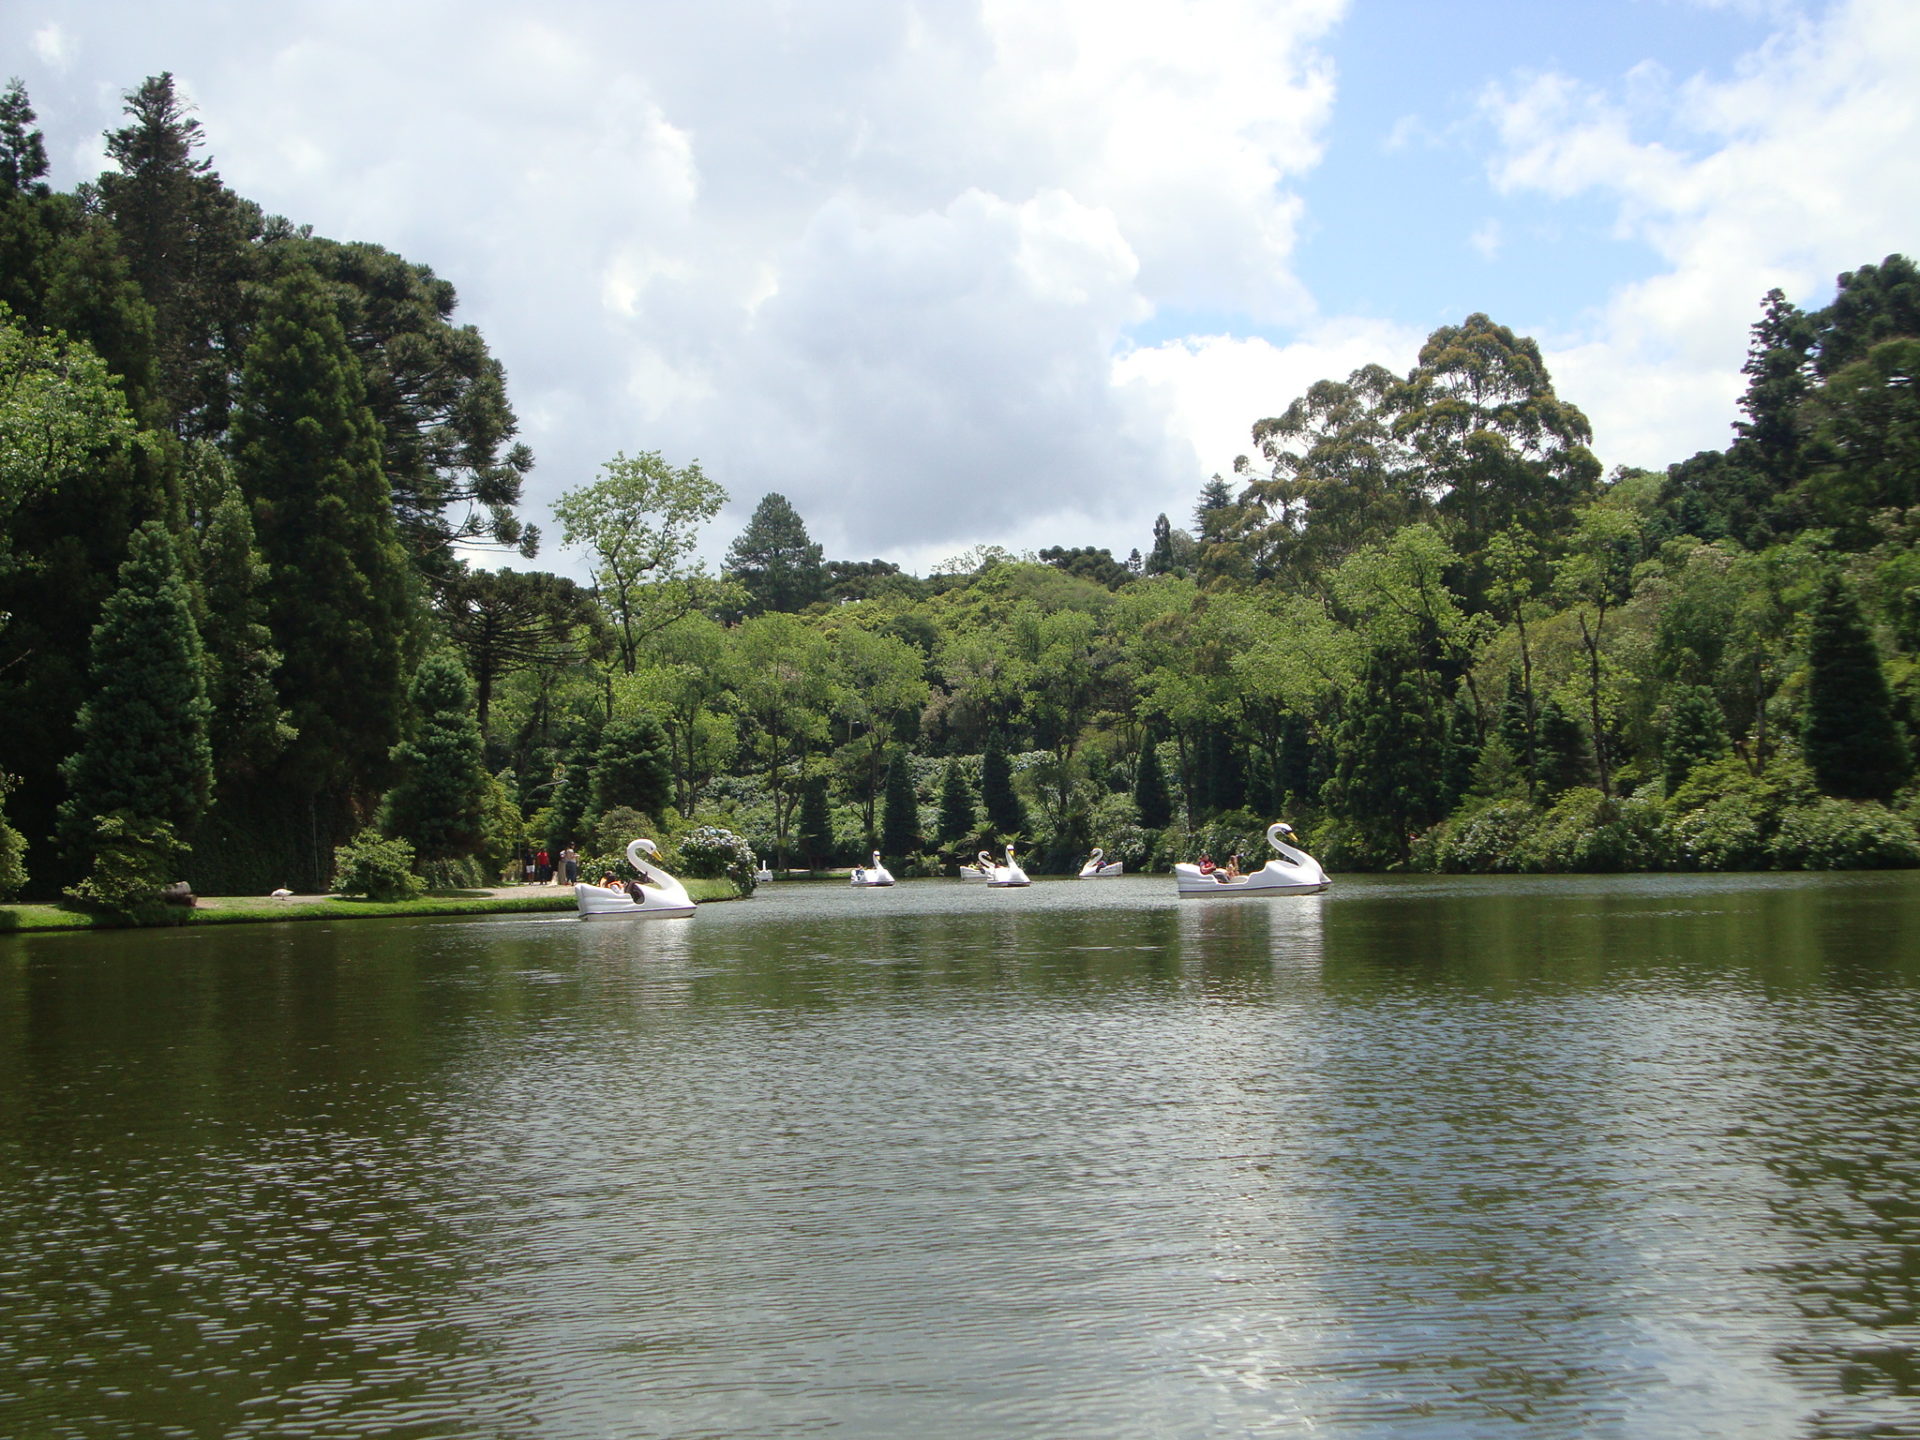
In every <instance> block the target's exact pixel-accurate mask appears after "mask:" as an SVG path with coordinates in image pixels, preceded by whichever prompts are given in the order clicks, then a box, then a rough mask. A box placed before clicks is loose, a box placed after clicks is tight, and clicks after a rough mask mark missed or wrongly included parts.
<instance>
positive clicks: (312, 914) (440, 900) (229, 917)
mask: <svg viewBox="0 0 1920 1440" xmlns="http://www.w3.org/2000/svg"><path fill="white" fill-rule="evenodd" d="M680 883H681V884H683V885H685V886H686V887H687V893H688V894H690V895H692V896H693V898H694V899H695V900H696V901H698V902H699V903H700V904H702V905H712V904H719V903H722V902H725V901H728V900H738V899H741V898H743V897H741V896H739V895H737V894H735V893H734V889H733V885H732V883H731V882H730V881H727V880H699V879H682V880H681V882H680ZM573 909H574V899H573V888H572V887H571V886H552V885H502V886H497V887H494V888H492V889H487V890H437V891H431V890H430V891H428V892H427V893H426V894H425V895H423V896H421V897H420V898H419V899H417V900H362V899H349V898H347V897H345V896H340V895H292V896H287V897H285V898H283V899H275V898H274V897H272V896H270V895H260V896H255V895H203V896H200V897H198V898H197V901H196V903H195V905H194V906H193V908H192V909H191V910H188V911H186V912H185V914H184V915H183V917H182V918H181V921H180V923H181V924H183V925H271V924H288V923H294V924H298V923H301V922H305V921H312V920H396V919H407V918H410V917H414V918H421V919H427V918H439V917H443V916H453V915H538V914H547V913H560V912H565V913H568V914H571V913H572V912H573ZM169 928H172V927H170V926H165V925H161V926H153V925H144V926H143V925H130V924H128V923H127V922H125V921H123V920H116V919H114V918H112V917H111V916H107V915H100V914H95V913H93V912H90V911H85V910H73V909H69V908H67V907H66V906H64V905H60V904H54V903H50V902H49V903H31V904H6V905H0V936H3V935H30V934H58V933H60V932H63V931H64V932H72V931H90V930H141V929H145V930H152V929H169Z"/></svg>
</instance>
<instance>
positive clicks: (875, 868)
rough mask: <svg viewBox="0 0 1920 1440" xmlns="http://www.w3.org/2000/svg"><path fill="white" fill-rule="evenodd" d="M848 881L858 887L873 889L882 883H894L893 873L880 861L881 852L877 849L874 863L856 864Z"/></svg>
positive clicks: (874, 853) (874, 854)
mask: <svg viewBox="0 0 1920 1440" xmlns="http://www.w3.org/2000/svg"><path fill="white" fill-rule="evenodd" d="M847 883H848V884H850V885H852V886H854V887H855V888H856V889H861V890H872V889H876V888H878V887H879V886H882V885H891V884H893V874H892V872H890V871H889V870H888V869H887V867H886V866H884V865H882V864H881V863H880V852H879V851H878V850H876V851H874V852H873V863H872V864H871V865H856V866H854V867H853V874H852V876H851V877H850V878H849V879H848V881H847Z"/></svg>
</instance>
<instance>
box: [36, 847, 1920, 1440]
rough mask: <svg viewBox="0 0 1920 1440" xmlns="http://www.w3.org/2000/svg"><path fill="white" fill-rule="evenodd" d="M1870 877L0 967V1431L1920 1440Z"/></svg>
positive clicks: (233, 934) (188, 936) (1893, 1095)
mask: <svg viewBox="0 0 1920 1440" xmlns="http://www.w3.org/2000/svg"><path fill="white" fill-rule="evenodd" d="M1916 878H1920V877H1913V876H1773V877H1768V876H1747V877H1651V878H1644V877H1621V878H1608V879H1597V878H1595V879H1588V878H1582V879H1564V880H1544V879H1543V880H1531V879H1528V880H1497V881H1489V880H1400V881H1391V880H1381V881H1347V882H1343V883H1341V884H1339V885H1337V886H1336V887H1335V889H1334V890H1333V891H1331V892H1329V893H1328V894H1326V895H1323V896H1312V897H1292V898H1286V899H1274V900H1265V901H1252V900H1244V899H1241V900H1235V901H1232V902H1220V903H1215V902H1210V901H1205V900H1201V901H1192V900H1190V901H1185V902H1179V901H1176V900H1174V899H1173V897H1172V894H1171V885H1170V882H1166V881H1164V880H1159V881H1156V880H1152V879H1147V878H1143V877H1140V878H1137V877H1126V878H1124V879H1122V880H1119V881H1099V882H1085V883H1081V882H1071V881H1068V882H1055V883H1041V884H1037V885H1035V886H1034V887H1032V888H1031V889H1030V890H1026V891H984V890H981V889H978V888H974V887H963V886H960V885H959V884H957V883H954V884H946V885H942V884H939V883H937V882H926V883H907V884H903V885H900V886H896V887H894V889H892V890H876V891H853V890H850V889H849V888H848V887H839V886H832V887H829V886H824V885H822V886H808V885H779V884H776V885H775V886H773V887H769V888H768V889H766V890H763V891H762V893H761V894H760V895H759V896H757V897H756V898H755V899H754V900H752V901H751V902H749V903H746V904H740V905H728V906H715V907H710V908H707V909H704V910H703V911H701V912H700V913H699V914H697V915H695V916H694V917H693V918H692V919H690V920H687V921H642V922H629V923H624V924H623V923H616V922H597V923H591V924H581V923H579V922H576V921H573V920H571V919H555V918H547V917H540V918H531V917H529V918H501V919H492V920H486V921H476V922H458V923H429V922H396V923H386V922H361V923H358V924H353V925H324V924H314V925H300V926H286V927H277V928H273V929H257V930H256V929H229V930H206V931H200V930H194V931H187V932H171V933H166V934H153V935H124V936H113V935H107V936H51V937H45V938H39V939H35V938H17V939H11V940H5V941H0V1096H4V1097H5V1098H4V1103H0V1433H4V1434H6V1435H9V1436H12V1435H20V1436H35V1437H38V1436H56V1435H74V1436H85V1437H89V1440H91V1437H97V1436H135V1435H139V1436H147V1435H164V1434H178V1435H185V1436H202V1435H221V1436H247V1435H260V1436H267V1435H272V1436H323V1437H333V1436H342V1437H344V1436H393V1435H403V1436H404V1435H415V1436H447V1435H461V1436H466V1435H471V1436H487V1437H493V1436H523V1435H525V1436H534V1435H539V1436H566V1437H572V1436H603V1435H617V1436H653V1435H658V1436H690V1435H725V1436H755V1435H765V1436H773V1435H783V1436H784V1435H791V1434H796V1433H808V1432H810V1431H815V1430H818V1431H829V1430H830V1431H832V1432H833V1433H835V1434H838V1435H851V1436H874V1437H879V1436H897V1435H900V1434H902V1433H906V1432H908V1431H911V1432H913V1433H914V1434H915V1435H916V1436H921V1437H928V1440H936V1437H946V1436H974V1435H982V1436H1002V1435H1011V1434H1019V1435H1047V1436H1142V1437H1145V1436H1156V1437H1157V1436H1215V1435H1221V1434H1246V1435H1267V1434H1274V1435H1279V1434H1293V1433H1300V1432H1304V1431H1308V1430H1311V1431H1314V1432H1316V1433H1331V1434H1351V1435H1360V1434H1393V1435H1396V1436H1399V1435H1410V1436H1436V1437H1438V1436H1449V1437H1451V1436H1457V1435H1468V1434H1481V1433H1489V1432H1491V1431H1493V1430H1516V1431H1518V1432H1520V1433H1537V1434H1551V1435H1573V1434H1576V1433H1577V1434H1582V1435H1585V1434H1598V1435H1609V1434H1611V1435H1623V1436H1625V1435H1635V1436H1637V1435H1666V1434H1687V1435H1726V1436H1735V1435H1742V1436H1744V1435H1762V1436H1769V1435H1778V1436H1796V1437H1798V1436H1808V1435H1834V1436H1839V1435H1859V1434H1869V1433H1871V1434H1912V1433H1920V1423H1917V1420H1916V1417H1920V1409H1917V1408H1916V1400H1915V1395H1914V1390H1915V1381H1916V1376H1915V1371H1914V1363H1915V1362H1914V1354H1915V1352H1914V1350H1913V1345H1914V1344H1915V1342H1916V1340H1917V1339H1920V1332H1916V1329H1915V1326H1916V1321H1917V1319H1920V1316H1917V1314H1916V1297H1917V1296H1920V1289H1916V1275H1915V1266H1916V1263H1920V1262H1917V1261H1916V1257H1920V1220H1917V1219H1916V1217H1917V1216H1920V1186H1917V1185H1916V1180H1917V1179H1920V1174H1917V1173H1916V1172H1917V1171H1920V1146H1916V1144H1915V1138H1916V1137H1915V1128H1916V1122H1917V1121H1920V1094H1916V1093H1915V1092H1916V1085H1920V1024H1916V1021H1920V984H1917V983H1916V981H1917V980H1920V975H1917V974H1916V960H1917V957H1920V885H1917V884H1916Z"/></svg>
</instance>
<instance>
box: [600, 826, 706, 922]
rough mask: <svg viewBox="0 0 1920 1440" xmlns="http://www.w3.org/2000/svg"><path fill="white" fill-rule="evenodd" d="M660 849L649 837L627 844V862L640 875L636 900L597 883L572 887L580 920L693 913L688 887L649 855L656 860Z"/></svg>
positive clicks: (672, 916) (658, 917)
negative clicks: (638, 893)
mask: <svg viewBox="0 0 1920 1440" xmlns="http://www.w3.org/2000/svg"><path fill="white" fill-rule="evenodd" d="M659 855H660V851H659V848H658V847H657V846H655V845H654V843H653V842H652V841H651V840H635V841H634V842H633V843H632V844H631V845H629V846H627V863H628V864H629V865H631V866H633V868H634V869H635V870H636V871H638V872H639V874H640V895H641V898H640V899H638V900H635V899H634V898H633V897H632V896H630V895H628V894H627V893H626V892H625V891H624V890H607V889H604V888H603V887H601V886H599V885H586V884H579V885H575V886H574V887H573V901H574V904H575V905H577V906H578V907H579V909H580V918H581V919H582V920H640V919H652V920H674V919H679V918H680V917H682V916H686V915H691V914H693V905H694V901H693V897H692V896H691V895H689V894H687V887H686V886H684V885H682V884H681V883H680V882H679V881H678V880H676V879H674V878H673V876H671V875H669V874H667V872H666V871H664V870H662V869H661V868H660V867H659V866H658V865H657V864H653V863H651V862H650V861H649V860H648V858H647V857H648V856H652V857H654V859H656V860H657V859H658V858H659Z"/></svg>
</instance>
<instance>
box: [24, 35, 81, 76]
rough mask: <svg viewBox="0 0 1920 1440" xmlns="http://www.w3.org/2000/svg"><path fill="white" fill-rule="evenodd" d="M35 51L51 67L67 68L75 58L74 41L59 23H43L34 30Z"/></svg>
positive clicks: (54, 68) (56, 68)
mask: <svg viewBox="0 0 1920 1440" xmlns="http://www.w3.org/2000/svg"><path fill="white" fill-rule="evenodd" d="M33 53H34V54H35V55H37V56H38V57H39V58H40V63H41V64H42V65H45V66H47V67H48V68H49V69H52V70H65V69H66V68H67V66H68V64H69V62H70V61H71V60H72V58H73V43H72V41H70V40H69V39H68V38H67V32H66V31H65V30H63V29H61V28H60V26H59V25H57V24H47V25H42V26H41V27H40V28H39V29H38V30H36V31H34V32H33Z"/></svg>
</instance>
